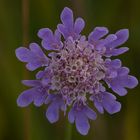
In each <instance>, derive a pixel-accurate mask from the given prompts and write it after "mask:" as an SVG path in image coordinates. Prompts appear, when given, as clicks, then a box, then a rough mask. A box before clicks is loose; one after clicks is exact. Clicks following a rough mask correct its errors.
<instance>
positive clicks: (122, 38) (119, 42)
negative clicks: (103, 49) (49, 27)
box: [107, 29, 129, 48]
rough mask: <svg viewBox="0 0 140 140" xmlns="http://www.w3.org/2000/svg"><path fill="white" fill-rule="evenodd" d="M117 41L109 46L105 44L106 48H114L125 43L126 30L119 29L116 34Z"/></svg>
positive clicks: (127, 33) (127, 35) (127, 32)
mask: <svg viewBox="0 0 140 140" xmlns="http://www.w3.org/2000/svg"><path fill="white" fill-rule="evenodd" d="M116 36H117V39H116V40H115V41H113V42H111V43H110V44H107V47H111V48H115V47H117V46H120V45H122V44H123V43H125V42H126V41H127V39H128V37H129V31H128V29H121V30H119V31H118V32H117V33H116Z"/></svg>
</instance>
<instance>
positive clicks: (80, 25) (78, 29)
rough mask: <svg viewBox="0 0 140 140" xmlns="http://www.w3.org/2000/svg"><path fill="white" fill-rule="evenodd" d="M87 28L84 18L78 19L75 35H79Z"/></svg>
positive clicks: (75, 25)
mask: <svg viewBox="0 0 140 140" xmlns="http://www.w3.org/2000/svg"><path fill="white" fill-rule="evenodd" d="M84 27H85V22H84V20H83V19H82V18H77V19H76V21H75V24H74V31H75V33H77V34H79V33H81V31H82V30H83V28H84Z"/></svg>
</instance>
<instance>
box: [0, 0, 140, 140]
mask: <svg viewBox="0 0 140 140" xmlns="http://www.w3.org/2000/svg"><path fill="white" fill-rule="evenodd" d="M26 2H27V3H26ZM65 6H68V7H70V8H72V9H73V11H74V15H75V16H81V17H83V18H84V19H85V22H86V27H85V29H84V31H83V33H85V34H86V35H88V33H89V32H90V31H91V30H92V29H93V28H94V27H95V26H106V27H108V28H109V29H110V32H111V33H115V31H117V30H118V29H121V28H129V30H130V38H129V40H128V42H127V43H126V44H125V45H126V46H128V47H129V48H130V51H129V52H128V53H126V54H124V55H122V56H119V58H121V59H122V61H123V64H124V65H125V66H128V67H130V70H131V74H132V75H135V76H136V77H137V78H138V79H139V77H140V46H139V45H140V42H139V41H140V1H139V0H114V1H113V0H0V140H9V139H12V140H67V139H66V130H67V118H66V117H63V115H62V114H61V118H60V121H59V122H57V123H56V124H50V123H49V122H48V120H47V119H46V118H45V108H46V107H45V106H43V107H40V108H36V107H34V106H33V105H30V107H28V108H24V109H21V108H19V107H17V105H16V99H17V97H18V95H19V94H20V92H21V91H23V90H24V88H25V87H23V85H22V84H21V82H20V81H21V80H22V79H25V78H27V79H31V78H33V74H32V73H30V72H29V73H28V72H26V71H25V67H24V64H22V63H21V62H19V61H18V60H17V59H16V57H15V49H16V48H17V47H19V46H21V45H23V44H25V45H26V44H27V43H28V42H35V41H36V42H38V43H40V40H39V39H38V38H37V35H36V33H37V31H38V30H39V29H40V28H43V27H49V28H51V29H53V30H55V28H56V25H57V23H59V22H60V19H59V15H60V13H61V11H62V9H63V8H64V7H65ZM139 92H140V87H139V86H138V87H137V88H135V89H133V90H129V93H128V95H127V96H125V97H118V100H119V101H121V102H122V110H121V112H119V113H117V114H114V115H112V116H110V115H109V114H107V113H105V114H104V115H100V114H98V118H97V120H96V121H92V122H91V123H90V124H91V129H90V131H89V134H88V135H87V136H81V135H80V134H79V133H77V131H76V129H75V126H74V125H73V126H72V135H71V140H112V139H113V140H140V109H139V107H140V93H139ZM69 140H70V139H69Z"/></svg>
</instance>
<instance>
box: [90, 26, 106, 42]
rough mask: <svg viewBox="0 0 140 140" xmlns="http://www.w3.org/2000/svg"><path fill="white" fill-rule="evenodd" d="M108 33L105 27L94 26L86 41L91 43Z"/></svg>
mask: <svg viewBox="0 0 140 140" xmlns="http://www.w3.org/2000/svg"><path fill="white" fill-rule="evenodd" d="M106 34H108V29H107V28H106V27H96V28H95V29H94V30H93V31H92V32H91V33H90V34H89V36H88V41H89V42H90V43H93V42H95V41H97V40H99V39H100V38H102V37H103V36H105V35H106Z"/></svg>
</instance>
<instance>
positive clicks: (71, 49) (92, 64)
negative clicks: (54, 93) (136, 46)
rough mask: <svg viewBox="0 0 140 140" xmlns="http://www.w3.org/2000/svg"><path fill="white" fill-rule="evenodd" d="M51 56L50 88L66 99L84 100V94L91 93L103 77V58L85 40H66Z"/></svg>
mask: <svg viewBox="0 0 140 140" xmlns="http://www.w3.org/2000/svg"><path fill="white" fill-rule="evenodd" d="M91 52H92V53H91ZM58 56H59V57H58ZM52 58H53V59H52V63H51V64H50V66H51V67H52V70H53V73H54V74H53V78H52V79H53V80H52V89H53V90H58V93H60V94H62V96H63V97H65V98H66V97H67V99H70V100H75V99H82V100H86V94H87V93H89V94H92V93H93V92H94V87H95V86H97V84H98V83H99V80H102V79H103V78H104V72H103V70H102V68H101V67H100V66H101V65H102V64H103V59H102V58H101V56H100V55H99V54H98V55H97V52H95V51H93V50H92V48H91V47H89V45H88V44H87V42H86V41H83V42H81V41H75V42H72V41H71V42H70V40H68V41H67V42H66V43H65V45H64V47H63V48H62V50H61V51H60V52H58V53H55V54H54V55H53V57H52ZM64 91H65V92H64ZM72 94H73V95H72Z"/></svg>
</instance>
